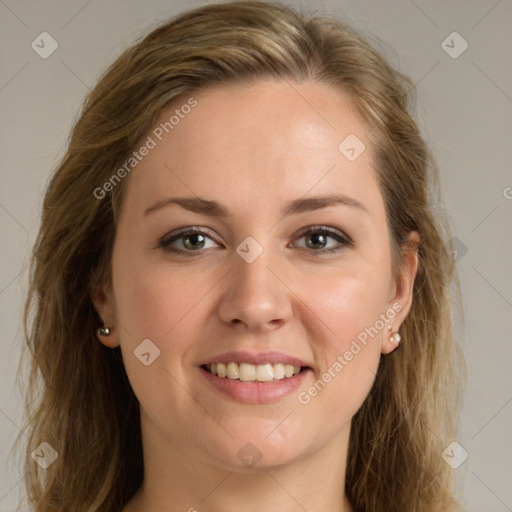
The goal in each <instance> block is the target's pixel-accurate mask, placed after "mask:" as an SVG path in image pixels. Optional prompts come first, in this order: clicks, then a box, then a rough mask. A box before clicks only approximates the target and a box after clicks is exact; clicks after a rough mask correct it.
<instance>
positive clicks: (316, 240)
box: [310, 234, 325, 245]
mask: <svg viewBox="0 0 512 512" xmlns="http://www.w3.org/2000/svg"><path fill="white" fill-rule="evenodd" d="M324 236H325V235H322V234H316V235H310V239H311V240H313V244H314V245H316V244H318V243H320V244H325V240H324V239H323V238H324Z"/></svg>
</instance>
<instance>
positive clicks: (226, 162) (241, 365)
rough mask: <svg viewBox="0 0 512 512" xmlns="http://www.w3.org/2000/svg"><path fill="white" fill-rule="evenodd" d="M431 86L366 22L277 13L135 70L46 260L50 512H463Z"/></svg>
mask: <svg viewBox="0 0 512 512" xmlns="http://www.w3.org/2000/svg"><path fill="white" fill-rule="evenodd" d="M412 89H413V84H412V83H411V81H410V80H409V79H408V78H406V77H405V76H403V75H401V74H400V73H399V72H397V71H396V70H394V69H392V68H391V67H390V66H389V64H388V63H387V62H386V61H385V60H384V59H383V58H382V56H380V55H379V54H378V53H377V52H376V50H375V49H373V48H372V47H371V46H370V44H369V43H368V42H367V41H365V40H364V39H363V38H362V37H361V36H360V35H358V34H357V33H356V32H354V31H353V30H352V29H350V28H349V27H348V26H347V25H345V24H344V23H341V22H339V21H336V20H334V19H331V18H308V17H305V16H301V15H299V14H297V13H296V12H294V11H293V10H291V9H289V8H286V7H283V6H278V5H274V4H269V3H264V2H233V3H226V4H219V5H212V6H206V7H202V8H200V9H197V10H194V11H191V12H188V13H185V14H183V15H182V16H180V17H177V18H176V19H174V20H171V21H169V22H167V23H166V24H164V25H162V26H161V27H159V28H158V29H156V30H154V31H153V32H152V33H150V34H149V35H148V36H147V37H145V38H144V39H143V40H142V41H140V42H138V43H137V44H135V45H134V46H133V47H132V48H130V49H128V50H127V51H126V52H125V53H124V54H123V55H121V57H119V58H118V60H117V61H116V62H115V63H114V64H113V65H112V66H111V67H110V69H109V70H108V71H107V72H106V73H105V75H104V76H103V77H102V78H101V80H100V81H99V83H98V84H97V86H96V87H95V88H94V90H93V91H92V92H91V93H90V95H89V96H88V98H87V100H86V102H85V105H84V108H83V111H82V113H81V116H80V118H79V120H78V121H77V123H76V125H75V127H74V129H73V131H72V134H71V138H70V142H69V147H68V149H67V152H66V155H65V156H64V158H63V160H62V162H61V164H60V165H59V167H58V169H57V170H56V172H55V174H54V176H53V178H52V180H51V183H50V185H49V187H48V190H47V192H46V196H45V202H44V207H43V218H42V224H41V230H40V233H39V238H38V240H37V243H36V246H35V251H34V260H33V267H32V281H31V293H30V296H29V298H28V300H27V306H26V317H25V321H26V323H27V346H28V347H29V350H30V353H31V358H32V373H31V388H30V391H31V392H30V393H29V394H28V395H27V407H28V411H29V412H31V415H30V417H29V419H28V426H29V428H30V432H31V437H30V445H29V447H28V457H27V461H28V462H27V469H28V470H27V489H28V493H29V500H30V503H31V505H32V506H33V508H34V510H36V511H37V512H43V511H44V512H49V511H57V510H59V511H73V512H77V511H87V512H92V511H110V512H112V511H123V512H142V511H144V512H156V511H159V512H165V511H179V510H190V511H192V510H198V511H221V510H222V511H230V510H235V509H236V510H238V509H239V508H240V507H242V508H243V510H246V511H247V510H249V511H253V510H254V511H256V510H285V511H288V510H289V511H292V510H308V511H313V510H325V511H327V510H329V511H337V512H341V511H343V512H349V511H350V512H355V511H366V512H391V511H408V512H427V511H428V512H441V511H443V512H446V511H449V510H450V511H453V510H459V509H460V508H459V505H458V503H457V500H456V498H455V497H454V495H453V489H452V475H451V469H450V467H449V466H448V465H447V464H445V463H444V461H443V459H442V457H441V453H442V451H443V450H444V448H445V447H446V446H447V445H448V444H449V442H451V441H452V440H453V435H454V432H455V427H456V420H457V416H456V405H457V392H458V381H457V369H458V367H459V366H458V364H459V363H458V362H457V359H456V357H457V355H458V352H457V348H456V344H455V342H454V339H453V334H452V326H451V317H450V295H449V286H450V283H451V282H452V279H455V282H456V276H455V271H454V263H453V260H452V256H451V254H450V252H449V251H447V250H446V249H445V246H444V240H447V239H449V231H448V228H447V226H446V223H445V222H444V221H443V219H440V218H438V217H436V216H435V215H434V212H433V201H434V200H435V199H436V197H435V193H436V191H437V189H436V176H437V175H436V172H437V171H436V166H435V162H434V160H433V158H432V156H431V153H430V151H429V150H428V148H427V147H426V145H425V142H424V141H423V139H422V137H421V136H420V133H419V131H418V128H417V126H416V124H415V122H414V120H413V119H412V117H411V115H410V112H409V108H410V107H409V105H408V101H409V100H408V94H409V93H410V91H411V90H412ZM31 312H33V316H31ZM38 372H40V377H41V382H40V380H38V379H39V375H38ZM38 386H42V392H41V393H39V394H37V393H36V388H37V387H38ZM34 403H35V404H37V405H36V407H35V409H34V407H33V404H34ZM38 459H39V460H38Z"/></svg>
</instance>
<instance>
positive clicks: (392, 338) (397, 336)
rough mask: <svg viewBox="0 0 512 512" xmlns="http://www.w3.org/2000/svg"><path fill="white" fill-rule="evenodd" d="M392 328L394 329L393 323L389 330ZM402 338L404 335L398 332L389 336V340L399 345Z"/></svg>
mask: <svg viewBox="0 0 512 512" xmlns="http://www.w3.org/2000/svg"><path fill="white" fill-rule="evenodd" d="M391 330H392V327H391V325H388V331H391ZM401 339H402V336H400V334H399V333H398V332H395V333H393V334H391V336H390V337H389V341H391V342H392V343H396V344H397V345H398V344H399V343H400V340H401Z"/></svg>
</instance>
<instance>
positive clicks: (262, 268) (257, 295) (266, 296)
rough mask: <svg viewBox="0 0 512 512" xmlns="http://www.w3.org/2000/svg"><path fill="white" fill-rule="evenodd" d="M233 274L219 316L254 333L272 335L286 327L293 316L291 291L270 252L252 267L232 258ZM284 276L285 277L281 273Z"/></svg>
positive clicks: (242, 260)
mask: <svg viewBox="0 0 512 512" xmlns="http://www.w3.org/2000/svg"><path fill="white" fill-rule="evenodd" d="M233 260H234V261H233V266H232V271H231V272H229V273H228V275H227V276H226V280H225V282H224V283H225V284H224V286H225V291H224V293H223V294H222V297H221V299H220V303H219V309H218V313H219V316H220V318H221V319H222V321H223V322H225V323H227V324H230V325H231V326H236V327H237V328H239V329H246V330H249V331H251V332H253V333H257V332H269V331H272V330H274V329H278V328H279V327H282V326H283V325H284V324H286V323H287V322H288V321H289V320H290V318H291V315H292V295H293V293H292V291H291V290H290V289H289V288H288V287H287V285H286V284H285V283H286V280H285V279H284V277H285V276H284V275H280V272H279V270H278V269H279V265H278V264H277V262H276V261H275V258H273V257H271V255H270V252H269V251H266V250H264V251H263V253H262V254H261V255H260V256H259V257H258V258H257V259H256V260H255V261H253V262H252V263H248V262H247V261H245V260H244V259H243V258H241V257H240V256H239V255H238V254H236V253H235V254H233ZM281 274H282V273H281Z"/></svg>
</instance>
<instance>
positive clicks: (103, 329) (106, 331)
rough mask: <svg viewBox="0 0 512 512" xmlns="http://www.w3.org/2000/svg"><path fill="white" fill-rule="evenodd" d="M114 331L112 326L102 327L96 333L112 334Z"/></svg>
mask: <svg viewBox="0 0 512 512" xmlns="http://www.w3.org/2000/svg"><path fill="white" fill-rule="evenodd" d="M111 332H112V327H100V328H99V329H98V330H97V331H96V334H97V335H98V336H110V333H111Z"/></svg>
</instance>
